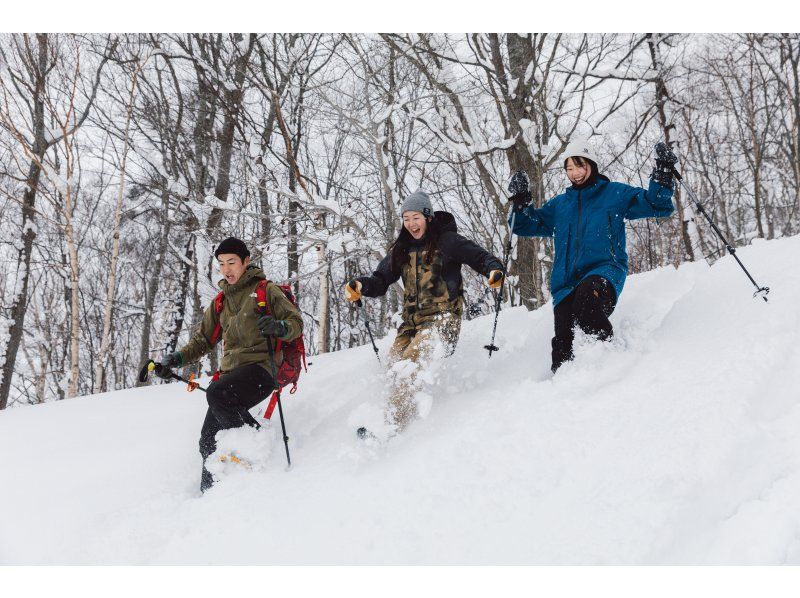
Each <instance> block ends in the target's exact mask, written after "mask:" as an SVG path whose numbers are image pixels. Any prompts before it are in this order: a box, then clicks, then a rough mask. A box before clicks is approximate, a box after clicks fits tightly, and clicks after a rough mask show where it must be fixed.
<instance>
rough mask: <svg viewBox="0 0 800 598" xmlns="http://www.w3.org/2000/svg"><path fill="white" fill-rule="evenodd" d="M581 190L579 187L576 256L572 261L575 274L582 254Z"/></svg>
mask: <svg viewBox="0 0 800 598" xmlns="http://www.w3.org/2000/svg"><path fill="white" fill-rule="evenodd" d="M581 191H582V189H578V225H577V227H576V230H575V258H574V259H573V262H572V274H573V276H574V275H576V274H577V273H578V258H579V257H580V255H581Z"/></svg>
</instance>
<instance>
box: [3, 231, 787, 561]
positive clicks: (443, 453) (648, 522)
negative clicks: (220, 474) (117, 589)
mask: <svg viewBox="0 0 800 598" xmlns="http://www.w3.org/2000/svg"><path fill="white" fill-rule="evenodd" d="M739 255H740V257H741V258H742V259H743V261H744V262H745V264H746V265H747V266H748V267H749V268H750V269H751V271H752V272H753V273H754V275H755V276H756V279H757V280H758V281H759V282H761V283H762V284H768V285H770V286H771V287H772V293H771V294H770V296H769V299H770V300H769V303H768V304H765V303H764V302H763V301H760V300H754V299H752V298H751V294H752V287H751V286H750V283H749V282H748V281H747V279H746V278H745V276H744V275H743V274H742V272H741V271H740V270H739V269H738V267H737V266H736V264H735V262H734V261H733V260H732V259H731V258H730V257H726V258H724V259H722V260H720V261H719V262H717V263H716V264H715V265H714V266H713V267H708V266H707V265H706V264H704V263H698V264H687V265H685V266H683V267H681V268H680V269H678V270H675V269H673V268H663V269H660V270H657V271H653V272H649V273H646V274H643V275H639V276H634V277H631V278H630V279H629V281H628V285H627V287H626V289H625V292H624V293H623V295H622V299H621V302H620V304H619V306H618V308H617V311H616V312H615V313H614V315H613V316H612V321H613V323H614V325H615V327H616V330H617V336H616V338H615V339H614V341H613V342H611V343H607V344H603V343H597V342H587V341H586V340H585V339H584V340H583V341H582V342H581V343H580V346H579V347H578V352H577V358H576V360H575V361H574V362H572V363H570V364H567V365H566V366H565V367H563V368H562V369H561V370H560V371H559V372H558V374H557V375H556V376H555V377H552V376H551V375H550V373H549V364H550V357H549V343H550V337H551V333H552V310H551V308H550V306H546V307H545V308H543V309H540V310H538V311H536V312H533V313H527V312H526V311H525V310H523V309H519V308H518V309H512V310H506V311H504V312H503V313H502V315H501V317H500V325H499V328H498V339H497V344H498V345H499V346H500V347H501V350H500V352H499V353H497V354H495V355H494V356H493V357H492V358H491V360H489V359H487V354H486V351H484V350H483V349H482V347H483V345H484V344H486V343H487V342H488V340H489V336H490V333H491V325H492V319H491V318H481V319H478V320H474V321H471V322H465V325H464V329H463V332H462V336H461V341H460V344H459V348H458V350H457V352H456V354H455V355H454V356H453V357H452V358H451V359H449V360H447V361H446V362H445V363H444V365H443V366H442V367H441V368H439V369H438V370H437V371H435V372H434V375H433V378H434V386H433V387H432V388H433V390H432V391H431V396H432V397H433V400H432V401H431V404H430V405H428V407H430V408H429V409H427V411H428V413H427V415H426V417H425V418H424V419H421V420H419V421H417V422H415V424H414V425H413V426H412V427H411V428H409V430H408V431H407V432H406V433H405V434H404V435H403V436H401V437H398V438H396V439H395V440H393V441H392V442H391V443H390V444H389V445H388V446H387V447H385V448H374V447H365V446H364V445H363V444H362V443H359V441H357V440H356V439H355V434H354V432H353V431H354V427H355V426H356V425H358V424H360V423H362V422H364V421H367V420H369V419H370V418H374V417H375V416H376V414H379V413H380V407H381V401H382V390H381V389H382V387H383V377H382V373H381V368H380V367H379V365H378V363H377V361H376V359H375V356H374V355H373V353H372V350H371V347H368V346H367V347H360V348H357V349H353V350H350V351H345V352H340V353H336V354H331V355H326V356H323V357H317V358H314V359H313V365H312V366H311V368H310V370H309V373H308V374H306V375H305V376H304V378H303V380H302V384H301V388H300V390H299V391H298V393H297V394H296V395H294V396H293V397H288V398H286V400H285V412H286V421H287V425H288V427H289V435H290V437H291V442H290V446H291V449H292V458H293V462H294V468H293V469H292V470H291V471H288V472H287V471H285V455H284V453H283V445H282V443H281V442H280V439H279V434H278V433H277V430H276V429H275V427H272V428H271V429H264V430H263V431H262V432H259V433H257V434H255V433H251V432H249V431H236V432H234V433H233V435H234V436H237V435H238V437H236V438H233V439H231V438H228V439H227V440H228V441H233V442H236V443H237V444H239V445H240V446H241V447H242V448H243V450H245V451H246V450H250V452H251V457H253V458H254V459H255V466H256V467H255V469H256V470H255V471H253V472H244V471H234V472H232V473H229V474H227V475H226V476H225V478H224V480H223V481H222V482H221V483H220V484H218V485H217V486H216V487H215V488H214V489H213V490H212V491H211V492H209V493H208V494H206V495H205V496H203V497H199V496H198V492H197V485H198V481H199V473H200V461H199V455H198V453H197V437H198V432H199V428H200V425H201V422H202V419H203V416H204V412H205V405H204V397H203V395H202V394H201V393H199V392H196V393H193V394H187V393H186V392H185V391H184V390H183V388H182V386H181V385H179V384H178V385H160V386H154V387H150V388H145V389H131V390H126V391H122V392H115V393H110V394H107V395H97V396H92V397H84V398H80V399H75V400H71V401H64V402H61V403H54V404H46V405H41V406H36V407H30V408H21V409H12V410H7V411H5V412H2V413H0V563H50V564H55V563H59V564H63V563H109V564H128V563H197V564H206V563H207V564H220V563H228V564H256V563H260V564H282V563H285V564H320V563H331V564H371V563H402V564H449V563H460V564H516V563H525V564H558V563H565V564H574V563H600V564H602V563H628V564H638V563H675V564H695V563H697V564H705V563H726V564H750V563H763V564H773V563H793V564H800V509H798V505H800V348H798V340H800V313H799V312H800V310H798V306H800V266H798V256H800V237H794V238H789V239H783V240H778V241H771V242H761V243H756V244H754V245H753V246H751V247H748V248H746V249H742V250H740V253H739ZM762 281H763V282H762ZM391 340H392V339H391V338H385V339H382V340H381V341H379V343H380V347H381V351H382V354H384V355H385V352H386V350H387V348H388V346H389V344H390V343H391ZM275 423H277V416H276V418H275ZM278 427H279V426H278ZM254 451H256V452H255V453H254Z"/></svg>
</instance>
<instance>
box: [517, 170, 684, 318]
mask: <svg viewBox="0 0 800 598" xmlns="http://www.w3.org/2000/svg"><path fill="white" fill-rule="evenodd" d="M674 210H675V207H674V206H673V205H672V189H670V188H669V187H664V186H663V185H659V184H658V183H656V182H655V181H652V180H651V181H650V187H649V188H648V189H647V190H645V189H641V188H639V187H631V186H630V185H625V184H624V183H612V182H611V181H609V180H608V178H607V177H605V176H603V175H602V174H601V175H598V176H597V178H596V181H595V182H594V184H591V185H589V186H587V187H584V188H581V189H576V188H575V187H574V186H572V187H569V188H568V189H567V190H566V191H565V192H564V193H562V194H560V195H556V196H555V197H554V198H553V199H551V200H550V201H548V202H547V203H546V204H544V205H543V206H542V207H541V208H539V209H536V208H534V207H533V206H528V207H527V208H525V209H524V210H523V211H522V212H518V213H517V216H516V220H515V222H514V229H513V231H512V232H513V233H515V234H517V235H519V236H520V237H553V239H554V244H555V261H554V263H553V271H552V273H551V276H550V291H551V293H552V295H553V307H555V306H556V305H558V304H559V303H560V302H561V301H562V300H563V299H564V298H565V297H566V296H567V295H569V294H570V293H571V292H572V291H573V290H574V289H575V287H576V286H578V283H580V282H581V281H582V280H584V279H585V278H587V277H588V276H593V275H597V276H602V277H603V278H605V279H607V280H608V281H609V282H610V283H611V284H612V285H613V286H614V290H615V291H616V292H617V298H619V295H620V293H621V292H622V287H623V286H624V285H625V277H626V276H627V275H628V253H627V252H626V251H625V218H627V219H628V220H633V219H636V218H649V217H665V216H669V215H670V214H672V212H673V211H674ZM512 217H513V214H512ZM508 221H509V225H510V224H511V218H509V219H508Z"/></svg>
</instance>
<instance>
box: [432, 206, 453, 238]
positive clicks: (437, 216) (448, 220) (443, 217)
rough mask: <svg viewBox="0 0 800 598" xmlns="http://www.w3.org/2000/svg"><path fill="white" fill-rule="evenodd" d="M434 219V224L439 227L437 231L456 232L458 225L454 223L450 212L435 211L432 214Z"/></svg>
mask: <svg viewBox="0 0 800 598" xmlns="http://www.w3.org/2000/svg"><path fill="white" fill-rule="evenodd" d="M433 218H434V220H436V225H437V226H438V227H439V232H442V233H443V232H445V231H450V232H454V233H457V232H458V226H457V225H456V219H455V217H454V216H453V215H452V214H451V213H450V212H440V211H436V212H434V214H433Z"/></svg>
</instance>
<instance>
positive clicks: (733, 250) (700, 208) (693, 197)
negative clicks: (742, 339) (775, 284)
mask: <svg viewBox="0 0 800 598" xmlns="http://www.w3.org/2000/svg"><path fill="white" fill-rule="evenodd" d="M672 174H674V175H675V178H676V179H678V182H680V184H681V186H682V187H683V189H684V190H685V191H686V193H687V194H688V195H689V198H690V199H691V200H692V201H693V202H694V205H695V207H696V208H697V211H698V212H700V213H701V214H702V215H703V216H704V217H705V219H706V220H707V221H708V223H709V224H710V225H711V228H712V229H713V231H714V232H715V233H716V234H717V236H718V237H719V238H720V241H722V242H723V243H724V244H725V248H726V249H727V250H728V253H730V254H731V255H732V256H733V259H735V260H736V263H738V264H739V266H741V268H742V270H744V273H745V274H746V275H747V278H749V279H750V282H752V283H753V286H754V287H756V292H755V293H753V298H754V299H755V298H756V296H757V295H760V296H761V298H762V299H763V300H764V302H767V295H768V294H769V287H761V286H758V283H757V282H756V281H755V280H754V279H753V277H752V276H751V275H750V272H748V271H747V268H745V267H744V264H743V263H742V260H740V259H739V256H738V255H736V248H735V247H734V246H733V245H731V244H730V243H728V241H727V239H725V236H724V235H723V234H722V231H721V230H719V227H718V226H717V225H716V224H715V223H714V221H713V220H712V219H711V216H709V215H708V212H706V210H705V208H704V207H703V204H701V203H700V200H699V199H697V196H696V195H695V194H694V192H693V191H692V190H691V188H690V187H689V185H687V184H686V182H685V181H684V180H683V177H682V176H681V173H680V172H678V169H677V168H675V166H674V165H673V166H672Z"/></svg>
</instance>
